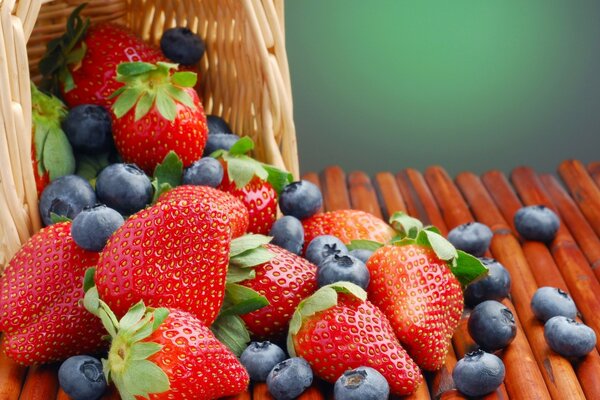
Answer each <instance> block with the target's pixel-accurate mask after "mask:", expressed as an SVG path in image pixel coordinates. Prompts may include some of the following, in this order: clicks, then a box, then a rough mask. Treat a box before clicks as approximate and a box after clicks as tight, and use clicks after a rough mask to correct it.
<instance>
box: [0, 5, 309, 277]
mask: <svg viewBox="0 0 600 400" xmlns="http://www.w3.org/2000/svg"><path fill="white" fill-rule="evenodd" d="M83 2H87V3H88V6H87V7H86V8H85V9H84V11H83V13H82V14H83V16H84V17H90V18H91V20H92V23H97V22H102V21H112V22H117V23H121V24H124V25H127V26H129V27H130V28H131V29H132V30H133V31H134V32H136V33H138V34H139V35H140V36H142V37H143V38H144V39H146V40H149V41H150V42H152V43H155V44H156V43H158V40H159V39H160V36H161V34H162V32H163V31H164V30H165V29H168V28H170V27H173V26H187V27H189V28H191V29H192V30H194V31H196V32H198V33H199V34H200V35H201V36H202V37H203V38H204V40H205V43H206V55H205V56H204V58H203V60H202V62H201V65H200V76H201V79H202V88H203V93H201V95H202V98H203V101H204V108H205V110H206V112H207V114H216V115H220V116H222V117H223V118H225V119H226V120H227V121H228V122H229V123H230V125H231V127H232V129H233V130H234V132H236V133H238V134H240V135H246V136H250V137H252V138H253V139H254V141H255V143H256V149H255V156H256V157H257V158H259V159H260V160H262V161H265V162H267V163H270V164H273V165H276V166H278V167H280V168H284V169H287V170H288V171H290V172H291V173H292V174H293V175H294V176H295V177H298V176H299V167H298V154H297V148H296V134H295V128H294V120H293V104H292V96H291V83H290V74H289V69H288V64H287V55H286V51H285V35H284V20H283V18H284V5H283V0H102V1H100V0H56V1H48V0H19V1H16V0H3V1H0V23H1V25H0V26H1V28H0V110H1V112H2V120H1V123H0V270H1V268H2V266H4V265H5V264H6V263H7V261H8V260H9V259H10V257H12V255H13V254H14V253H15V252H16V251H17V250H18V249H19V247H20V246H21V245H22V244H23V242H24V241H26V240H27V239H28V238H29V237H30V236H31V235H32V234H33V233H34V232H36V231H37V230H39V229H40V227H41V222H40V217H39V215H38V211H37V193H36V188H35V182H34V178H33V170H32V166H31V159H30V157H31V156H30V153H31V94H30V89H29V85H30V80H33V81H34V82H39V79H40V75H39V71H38V68H37V65H38V63H39V60H40V58H41V57H42V56H43V54H44V52H45V51H46V44H47V42H48V41H49V40H51V39H53V38H55V37H57V36H59V35H60V34H62V32H63V31H64V27H65V21H66V19H67V17H68V16H69V14H70V13H71V11H72V10H73V9H74V8H75V7H76V6H77V5H79V4H81V3H83Z"/></svg>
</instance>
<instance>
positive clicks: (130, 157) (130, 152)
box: [112, 62, 208, 173]
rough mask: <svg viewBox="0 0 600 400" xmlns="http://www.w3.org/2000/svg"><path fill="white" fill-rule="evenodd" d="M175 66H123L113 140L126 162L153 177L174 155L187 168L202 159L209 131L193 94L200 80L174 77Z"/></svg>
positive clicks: (119, 73)
mask: <svg viewBox="0 0 600 400" xmlns="http://www.w3.org/2000/svg"><path fill="white" fill-rule="evenodd" d="M176 67H177V65H176V64H168V63H164V62H158V63H157V64H148V63H143V62H132V63H121V64H119V66H118V67H117V78H116V79H117V81H119V82H121V83H123V84H124V85H123V86H121V87H120V88H119V89H118V90H117V91H116V92H115V96H117V100H116V101H115V103H114V104H113V106H112V111H113V113H114V118H113V137H114V139H115V145H116V147H117V150H118V151H119V154H120V155H121V157H123V159H124V160H125V161H126V162H130V163H135V164H137V165H138V167H140V168H142V169H143V170H145V171H146V172H147V173H151V172H152V171H153V170H154V167H156V165H158V164H159V163H160V162H161V161H162V160H163V159H164V158H165V156H166V155H167V154H168V153H169V151H174V152H175V153H176V154H177V155H178V156H179V158H180V159H181V161H182V162H183V166H184V167H187V166H189V165H191V164H192V163H193V162H194V161H196V160H198V159H199V158H200V157H202V152H203V150H204V146H205V145H206V139H207V138H208V127H207V125H206V116H205V114H204V109H203V108H202V104H201V103H200V100H199V98H198V94H197V93H196V91H195V90H194V89H193V86H194V84H195V83H196V75H195V74H194V73H192V72H175V73H172V70H173V69H175V68H176Z"/></svg>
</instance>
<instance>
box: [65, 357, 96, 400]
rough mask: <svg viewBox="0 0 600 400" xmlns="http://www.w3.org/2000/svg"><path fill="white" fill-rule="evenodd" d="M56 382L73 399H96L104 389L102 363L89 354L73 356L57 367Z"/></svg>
mask: <svg viewBox="0 0 600 400" xmlns="http://www.w3.org/2000/svg"><path fill="white" fill-rule="evenodd" d="M58 383H59V384H60V387H61V388H62V390H64V391H65V393H66V394H68V395H69V397H70V398H71V399H73V400H96V399H99V398H100V397H101V396H102V395H103V394H104V392H105V391H106V386H107V385H106V379H105V378H104V373H103V372H102V363H101V362H100V361H99V360H97V359H96V358H94V357H90V356H73V357H70V358H68V359H67V360H65V362H63V363H62V365H61V366H60V368H59V369H58Z"/></svg>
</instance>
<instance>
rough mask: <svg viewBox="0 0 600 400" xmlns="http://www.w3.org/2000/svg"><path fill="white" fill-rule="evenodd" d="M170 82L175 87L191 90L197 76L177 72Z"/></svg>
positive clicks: (191, 73) (190, 73)
mask: <svg viewBox="0 0 600 400" xmlns="http://www.w3.org/2000/svg"><path fill="white" fill-rule="evenodd" d="M171 80H172V81H173V83H174V84H175V85H177V86H181V87H189V88H191V87H194V85H195V84H196V82H197V81H198V74H196V73H195V72H190V71H179V72H175V73H174V74H173V76H172V77H171Z"/></svg>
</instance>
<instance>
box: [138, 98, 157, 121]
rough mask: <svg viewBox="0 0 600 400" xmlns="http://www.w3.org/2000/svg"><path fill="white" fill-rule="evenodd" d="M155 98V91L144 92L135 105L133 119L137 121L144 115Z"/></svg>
mask: <svg viewBox="0 0 600 400" xmlns="http://www.w3.org/2000/svg"><path fill="white" fill-rule="evenodd" d="M154 100H156V93H148V92H146V93H144V94H143V95H142V97H140V100H139V101H138V103H137V104H136V106H135V120H136V121H139V120H140V119H141V118H142V117H143V116H144V115H146V114H148V111H150V109H151V108H152V105H153V104H154Z"/></svg>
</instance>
